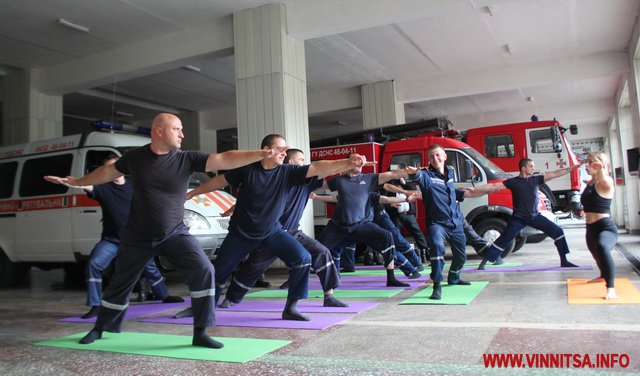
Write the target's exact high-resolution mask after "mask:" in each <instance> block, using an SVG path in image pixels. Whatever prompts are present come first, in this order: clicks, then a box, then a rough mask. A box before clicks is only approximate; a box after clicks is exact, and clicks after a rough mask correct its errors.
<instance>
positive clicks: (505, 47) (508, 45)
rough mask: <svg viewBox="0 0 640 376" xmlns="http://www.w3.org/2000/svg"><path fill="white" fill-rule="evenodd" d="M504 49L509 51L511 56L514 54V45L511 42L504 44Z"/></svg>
mask: <svg viewBox="0 0 640 376" xmlns="http://www.w3.org/2000/svg"><path fill="white" fill-rule="evenodd" d="M504 50H505V51H506V52H507V54H508V55H509V56H511V55H513V47H511V45H510V44H509V43H507V44H505V45H504Z"/></svg>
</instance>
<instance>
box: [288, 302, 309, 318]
mask: <svg viewBox="0 0 640 376" xmlns="http://www.w3.org/2000/svg"><path fill="white" fill-rule="evenodd" d="M297 304H298V299H287V304H286V305H285V306H284V311H282V319H283V320H295V321H309V317H308V316H305V315H303V314H302V313H300V312H298V309H297V308H296V305H297Z"/></svg>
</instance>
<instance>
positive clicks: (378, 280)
mask: <svg viewBox="0 0 640 376" xmlns="http://www.w3.org/2000/svg"><path fill="white" fill-rule="evenodd" d="M398 280H399V281H400V282H405V283H410V284H413V283H418V284H420V283H425V282H427V281H430V279H429V274H422V276H421V277H420V278H417V279H407V278H398ZM340 282H341V283H342V285H349V284H354V283H371V284H372V285H373V284H375V287H373V288H374V289H376V290H377V289H382V288H383V287H386V285H387V277H386V276H375V275H362V276H353V277H349V278H341V279H340ZM312 283H315V282H312ZM342 285H341V287H340V288H342Z"/></svg>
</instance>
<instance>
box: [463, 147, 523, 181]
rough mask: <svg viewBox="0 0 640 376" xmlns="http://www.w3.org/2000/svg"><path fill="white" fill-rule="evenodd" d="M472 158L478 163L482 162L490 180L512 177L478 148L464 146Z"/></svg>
mask: <svg viewBox="0 0 640 376" xmlns="http://www.w3.org/2000/svg"><path fill="white" fill-rule="evenodd" d="M462 150H464V152H465V153H467V155H469V157H471V159H473V160H474V161H475V162H476V163H478V164H480V165H481V166H482V167H483V168H484V170H485V171H486V172H487V179H489V180H499V179H507V178H510V177H512V175H511V174H508V173H506V172H504V171H503V170H502V169H501V168H500V167H498V166H496V164H495V163H493V162H491V161H490V160H488V159H487V157H485V156H484V155H482V154H480V153H479V152H478V151H477V150H476V149H474V148H472V147H467V148H462Z"/></svg>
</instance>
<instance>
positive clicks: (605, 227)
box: [587, 218, 618, 288]
mask: <svg viewBox="0 0 640 376" xmlns="http://www.w3.org/2000/svg"><path fill="white" fill-rule="evenodd" d="M617 240H618V228H617V227H616V225H615V224H614V223H613V221H612V220H611V218H602V219H600V220H598V221H596V222H593V223H592V224H588V225H587V247H588V248H589V251H590V252H591V255H592V256H593V258H594V259H595V260H596V264H598V268H599V269H600V276H601V277H602V278H604V280H605V281H606V282H607V287H611V288H612V287H613V285H614V283H613V281H614V279H615V268H614V265H613V258H612V257H611V250H612V249H613V247H615V245H616V241H617Z"/></svg>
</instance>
